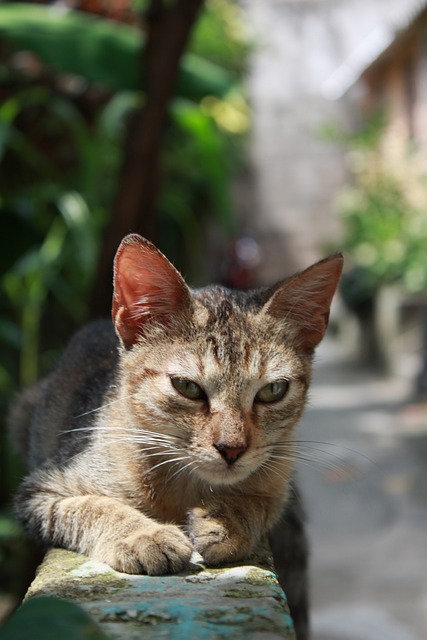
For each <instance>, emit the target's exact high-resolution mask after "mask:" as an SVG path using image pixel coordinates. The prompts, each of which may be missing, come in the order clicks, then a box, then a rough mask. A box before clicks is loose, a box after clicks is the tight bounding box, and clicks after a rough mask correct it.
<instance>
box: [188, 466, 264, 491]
mask: <svg viewBox="0 0 427 640" xmlns="http://www.w3.org/2000/svg"><path fill="white" fill-rule="evenodd" d="M252 473H253V470H252V469H248V468H247V467H243V466H230V467H229V466H225V465H224V466H222V465H215V466H214V465H204V466H203V467H201V468H198V469H197V475H198V476H199V478H200V479H201V480H203V481H204V482H208V483H209V484H212V485H217V486H218V485H232V484H236V483H238V482H242V481H243V480H246V479H247V478H249V476H250V475H251V474H252Z"/></svg>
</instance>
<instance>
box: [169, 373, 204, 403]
mask: <svg viewBox="0 0 427 640" xmlns="http://www.w3.org/2000/svg"><path fill="white" fill-rule="evenodd" d="M171 383H172V386H173V387H174V389H176V391H178V393H180V394H181V395H182V396H184V398H188V399H189V400H204V399H205V398H206V394H205V392H204V391H203V389H202V387H201V386H200V385H198V384H197V383H196V382H193V381H192V380H187V379H186V378H171Z"/></svg>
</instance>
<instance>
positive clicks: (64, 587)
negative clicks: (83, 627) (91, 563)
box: [26, 549, 127, 602]
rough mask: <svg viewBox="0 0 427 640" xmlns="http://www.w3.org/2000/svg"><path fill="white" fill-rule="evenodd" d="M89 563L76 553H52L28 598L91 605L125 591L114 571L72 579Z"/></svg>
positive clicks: (29, 591)
mask: <svg viewBox="0 0 427 640" xmlns="http://www.w3.org/2000/svg"><path fill="white" fill-rule="evenodd" d="M87 562H88V558H86V557H84V556H81V555H79V554H77V553H74V552H73V551H65V550H63V549H52V550H50V551H49V552H48V553H47V555H46V557H45V559H44V560H43V562H42V564H41V565H40V567H39V569H38V571H37V575H36V578H35V580H34V581H33V583H32V585H31V586H30V588H29V590H28V592H27V595H26V598H30V597H32V596H35V595H38V596H40V595H55V596H57V597H59V598H62V599H64V600H73V601H75V602H76V601H77V602H79V601H82V602H87V601H92V600H97V599H99V598H100V597H102V596H107V595H109V594H111V593H112V592H115V591H117V590H120V589H123V587H125V586H126V585H127V580H126V579H125V578H121V577H120V576H119V575H118V574H117V573H116V572H115V571H113V570H112V569H105V570H103V571H99V572H98V571H94V572H93V574H90V573H89V574H85V575H82V576H79V575H75V574H74V575H73V572H76V571H78V570H80V569H81V568H82V566H83V565H85V564H86V563H87Z"/></svg>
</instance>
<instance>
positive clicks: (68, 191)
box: [0, 0, 427, 640]
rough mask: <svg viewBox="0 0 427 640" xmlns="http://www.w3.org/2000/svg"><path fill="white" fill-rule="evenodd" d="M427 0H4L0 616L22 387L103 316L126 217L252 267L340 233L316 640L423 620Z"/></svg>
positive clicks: (319, 442) (320, 471)
mask: <svg viewBox="0 0 427 640" xmlns="http://www.w3.org/2000/svg"><path fill="white" fill-rule="evenodd" d="M426 179H427V2H425V1H424V2H423V1H421V0H405V2H401V0H263V1H262V2H261V1H260V0H258V1H257V0H242V1H240V2H239V1H237V0H204V1H203V0H171V1H166V0H62V1H59V2H44V1H42V0H41V1H39V2H33V3H22V2H2V3H1V4H0V291H1V295H0V307H1V315H0V353H1V358H0V403H1V411H0V618H1V617H3V618H4V617H6V616H7V615H8V612H10V611H11V610H12V609H13V608H14V607H15V606H16V604H17V603H18V602H19V601H20V598H22V595H23V593H25V589H26V587H27V585H28V581H29V580H30V579H31V575H32V572H33V571H34V567H35V566H36V564H37V561H38V558H37V556H36V555H35V554H34V551H33V549H32V547H31V545H29V544H28V543H27V542H26V540H25V539H24V537H23V535H22V533H21V531H20V530H19V528H18V526H17V525H16V524H15V523H14V520H13V517H12V513H11V496H12V495H13V491H14V488H15V487H16V484H17V482H18V481H19V478H20V477H21V475H22V473H23V466H22V463H21V461H20V460H19V459H18V457H17V455H16V454H15V453H14V451H13V448H12V446H11V444H10V442H9V438H8V435H7V430H6V415H7V407H8V405H9V403H10V401H11V399H12V398H13V397H14V395H15V393H16V392H17V391H18V390H19V389H20V388H22V387H25V386H27V385H30V384H32V383H34V382H35V381H36V380H37V379H38V378H39V377H40V376H41V375H42V374H43V373H45V372H46V371H48V370H49V369H50V368H51V367H52V366H53V365H54V363H55V361H56V359H57V357H58V354H59V353H60V351H61V348H62V347H63V345H64V343H65V341H66V340H67V339H68V337H69V336H70V335H71V333H72V332H73V331H74V330H75V329H76V328H77V327H78V326H80V325H81V324H82V323H83V322H84V321H86V320H88V319H90V318H93V317H98V316H101V315H108V314H109V312H110V302H111V274H112V259H113V256H114V252H115V250H116V248H117V246H118V244H119V242H120V240H121V238H122V237H123V236H124V235H125V234H126V233H128V232H131V231H132V232H139V233H141V234H142V235H144V236H146V237H148V238H150V239H152V240H154V241H155V242H156V244H157V245H158V246H159V247H160V248H161V250H162V251H163V252H164V253H165V254H166V255H167V256H168V257H169V258H170V259H172V260H173V262H174V263H175V264H176V266H177V267H178V268H179V269H180V270H181V271H182V272H183V274H184V275H185V277H186V278H187V280H188V281H189V282H190V283H191V284H193V285H195V286H198V285H203V284H206V283H208V282H212V281H219V282H222V283H223V284H226V285H228V286H231V287H239V288H250V287H252V286H256V285H258V284H265V283H271V282H273V281H275V280H278V279H281V278H283V277H285V276H287V275H289V274H290V273H292V272H294V271H295V270H297V269H302V268H304V267H306V266H308V265H309V264H310V263H312V262H313V261H315V260H317V259H319V258H321V257H323V256H324V255H326V254H327V253H330V252H333V251H336V250H343V251H344V254H345V262H346V269H345V274H344V276H343V279H342V285H341V289H340V292H339V295H338V296H337V299H336V301H335V304H334V308H333V313H332V322H331V330H330V332H329V334H328V337H327V339H326V340H325V342H324V343H323V345H322V347H321V349H320V350H319V354H318V356H317V360H316V369H315V378H314V387H313V392H312V396H311V400H310V404H309V407H308V410H307V412H306V416H305V418H304V421H303V424H302V426H301V430H300V432H299V436H298V437H299V438H300V443H301V454H302V456H303V457H304V458H305V459H304V461H303V463H302V464H301V465H300V466H301V469H300V470H299V473H300V476H301V481H302V484H303V488H304V493H305V495H306V503H307V516H308V526H309V534H310V538H311V543H312V604H313V638H314V640H423V639H424V638H425V637H427V578H426V576H427V492H426V486H427V255H426V254H427V251H426V247H427V210H426V208H427V182H426Z"/></svg>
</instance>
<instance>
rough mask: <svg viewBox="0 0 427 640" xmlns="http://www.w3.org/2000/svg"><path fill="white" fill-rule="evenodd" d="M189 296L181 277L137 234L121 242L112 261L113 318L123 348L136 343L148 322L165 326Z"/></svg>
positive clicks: (163, 257) (152, 246) (156, 250)
mask: <svg viewBox="0 0 427 640" xmlns="http://www.w3.org/2000/svg"><path fill="white" fill-rule="evenodd" d="M188 297H189V293H188V288H187V286H186V284H185V282H184V280H183V278H182V277H181V275H180V274H179V273H178V271H177V270H176V269H175V267H173V266H172V264H171V263H170V262H169V261H168V260H167V259H166V258H165V256H164V255H163V254H161V253H160V251H158V249H157V248H156V247H154V245H152V244H151V243H149V242H148V241H147V240H144V239H143V238H141V237H139V236H136V235H131V236H127V237H126V238H125V239H124V240H123V241H122V244H121V245H120V247H119V249H118V251H117V254H116V259H115V262H114V298H113V310H112V315H113V321H114V323H115V326H116V329H117V331H118V332H119V334H120V335H121V337H122V339H123V341H124V343H125V344H126V345H128V346H129V345H132V344H134V343H135V341H136V339H137V337H138V335H139V334H142V333H143V327H144V324H145V323H146V322H147V321H148V320H150V319H152V318H155V319H157V320H158V321H160V322H162V323H167V322H168V318H170V316H172V315H173V314H176V313H177V312H178V311H179V310H180V309H181V308H182V306H183V304H184V301H185V300H188Z"/></svg>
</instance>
